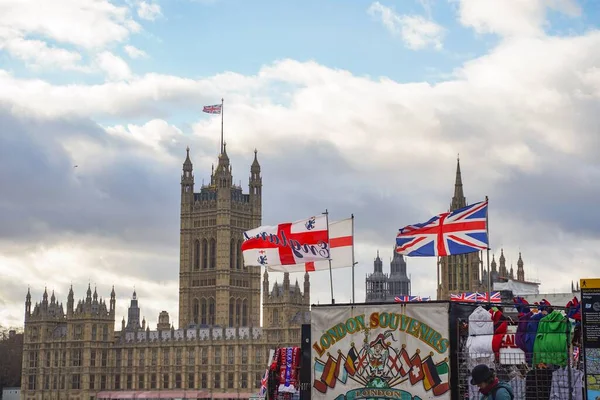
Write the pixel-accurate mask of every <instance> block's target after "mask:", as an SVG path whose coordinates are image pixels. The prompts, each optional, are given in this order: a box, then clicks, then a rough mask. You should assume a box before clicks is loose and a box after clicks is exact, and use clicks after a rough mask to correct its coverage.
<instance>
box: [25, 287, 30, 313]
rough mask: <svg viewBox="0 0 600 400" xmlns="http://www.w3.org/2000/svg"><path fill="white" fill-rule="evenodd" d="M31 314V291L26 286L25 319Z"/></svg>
mask: <svg viewBox="0 0 600 400" xmlns="http://www.w3.org/2000/svg"><path fill="white" fill-rule="evenodd" d="M30 315H31V291H30V289H29V288H27V295H26V296H25V319H27V318H29V316H30Z"/></svg>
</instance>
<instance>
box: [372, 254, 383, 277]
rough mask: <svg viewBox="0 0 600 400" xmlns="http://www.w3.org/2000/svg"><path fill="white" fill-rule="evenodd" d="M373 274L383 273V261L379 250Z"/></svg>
mask: <svg viewBox="0 0 600 400" xmlns="http://www.w3.org/2000/svg"><path fill="white" fill-rule="evenodd" d="M373 272H381V273H383V261H381V258H380V257H379V250H377V258H375V261H374V262H373Z"/></svg>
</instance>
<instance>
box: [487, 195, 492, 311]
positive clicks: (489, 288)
mask: <svg viewBox="0 0 600 400" xmlns="http://www.w3.org/2000/svg"><path fill="white" fill-rule="evenodd" d="M485 201H486V202H488V197H487V196H485ZM486 210H487V211H486V212H485V233H486V236H487V240H488V245H487V287H488V301H489V302H491V300H492V299H491V297H492V276H491V274H490V223H489V216H488V215H489V210H490V209H489V203H488V205H487V206H486Z"/></svg>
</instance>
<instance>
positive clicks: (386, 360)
mask: <svg viewBox="0 0 600 400" xmlns="http://www.w3.org/2000/svg"><path fill="white" fill-rule="evenodd" d="M448 308H449V304H448V303H408V304H401V305H399V304H383V305H348V306H345V305H344V306H341V305H340V306H335V305H332V306H314V307H313V308H312V310H311V320H312V324H311V339H312V365H311V369H312V381H313V384H312V392H311V394H312V396H311V397H312V400H320V399H327V400H332V399H335V400H354V399H403V400H425V399H439V400H442V399H450V385H449V382H450V381H449V379H450V372H451V371H450V341H449V326H448V325H449V323H448V311H449V310H448Z"/></svg>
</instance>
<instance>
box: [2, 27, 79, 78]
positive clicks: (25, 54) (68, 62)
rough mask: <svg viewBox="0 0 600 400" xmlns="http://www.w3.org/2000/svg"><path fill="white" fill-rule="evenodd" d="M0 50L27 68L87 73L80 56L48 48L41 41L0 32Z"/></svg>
mask: <svg viewBox="0 0 600 400" xmlns="http://www.w3.org/2000/svg"><path fill="white" fill-rule="evenodd" d="M0 50H5V51H7V52H8V53H10V54H11V55H12V56H13V57H14V58H17V59H19V60H21V61H23V62H25V64H26V65H27V66H29V67H33V68H41V67H51V68H60V69H65V70H74V71H82V72H85V71H88V70H89V68H86V67H85V66H83V65H82V64H81V60H82V57H81V54H79V53H78V52H76V51H70V50H66V49H62V48H57V47H50V46H48V44H47V43H46V42H44V41H41V40H31V39H24V38H23V37H21V36H18V35H14V36H10V35H9V34H4V35H2V33H1V32H0Z"/></svg>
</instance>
